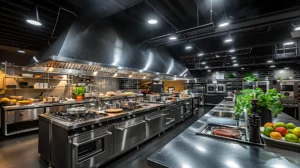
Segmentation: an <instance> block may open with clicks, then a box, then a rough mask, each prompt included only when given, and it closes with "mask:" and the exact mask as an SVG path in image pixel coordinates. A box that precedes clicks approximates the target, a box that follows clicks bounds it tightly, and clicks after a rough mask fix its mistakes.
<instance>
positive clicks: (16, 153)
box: [0, 107, 211, 168]
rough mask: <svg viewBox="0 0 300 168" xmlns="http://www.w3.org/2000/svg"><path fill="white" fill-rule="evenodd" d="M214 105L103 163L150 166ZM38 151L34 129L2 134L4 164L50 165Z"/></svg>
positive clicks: (0, 160)
mask: <svg viewBox="0 0 300 168" xmlns="http://www.w3.org/2000/svg"><path fill="white" fill-rule="evenodd" d="M210 109H211V107H204V108H201V109H200V110H199V113H197V114H195V115H194V116H193V117H191V118H189V119H188V120H187V121H185V122H183V123H180V124H178V125H177V126H176V127H175V128H171V129H170V130H168V131H167V132H166V133H165V134H164V135H162V136H160V137H155V138H153V139H151V140H150V141H148V142H146V143H144V144H142V145H141V146H140V148H139V149H138V150H136V149H133V150H131V151H129V152H128V153H125V154H123V155H122V156H120V157H118V158H115V159H114V160H112V161H111V162H109V163H107V164H105V165H103V166H101V167H106V168H119V167H120V168H124V167H131V168H148V166H147V158H148V157H149V156H150V155H152V154H153V153H154V152H156V151H157V150H159V149H160V148H161V147H163V146H164V145H165V144H167V143H168V142H170V141H171V140H172V139H174V138H175V137H176V136H177V135H178V134H180V133H181V132H182V131H184V130H185V129H186V128H187V127H189V126H190V125H191V124H193V123H194V122H195V121H196V120H198V119H199V118H200V117H202V116H203V115H204V114H205V113H206V112H208V111H209V110H210ZM47 167H48V166H47V165H46V163H45V162H43V161H42V160H41V159H40V157H39V153H38V133H37V132H32V133H27V134H22V135H16V136H11V137H3V136H0V168H47Z"/></svg>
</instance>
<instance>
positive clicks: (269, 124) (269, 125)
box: [264, 122, 274, 128]
mask: <svg viewBox="0 0 300 168" xmlns="http://www.w3.org/2000/svg"><path fill="white" fill-rule="evenodd" d="M273 126H274V124H273V123H271V122H267V123H265V125H264V128H266V127H273Z"/></svg>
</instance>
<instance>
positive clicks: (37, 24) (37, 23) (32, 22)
mask: <svg viewBox="0 0 300 168" xmlns="http://www.w3.org/2000/svg"><path fill="white" fill-rule="evenodd" d="M26 22H28V23H30V24H32V25H35V26H41V25H42V23H41V22H39V21H36V20H30V19H28V20H26Z"/></svg>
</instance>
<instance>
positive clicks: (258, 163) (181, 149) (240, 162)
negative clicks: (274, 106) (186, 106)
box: [148, 111, 300, 168]
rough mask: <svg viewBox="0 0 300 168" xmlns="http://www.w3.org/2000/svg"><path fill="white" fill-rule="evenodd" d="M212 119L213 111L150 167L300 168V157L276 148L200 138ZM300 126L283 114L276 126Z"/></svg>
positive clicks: (155, 157) (151, 160) (158, 155)
mask: <svg viewBox="0 0 300 168" xmlns="http://www.w3.org/2000/svg"><path fill="white" fill-rule="evenodd" d="M210 117H211V111H210V112H208V113H207V114H206V115H205V116H203V117H201V118H200V119H199V120H198V121H196V122H195V123H194V124H192V125H191V126H190V127H188V128H187V129H186V130H185V131H184V132H182V133H181V134H179V135H178V136H177V137H176V138H175V139H173V140H172V141H171V142H169V143H168V144H167V145H165V146H164V147H163V148H161V149H160V150H159V151H157V152H156V153H154V154H153V155H152V156H150V157H149V158H148V165H149V166H150V167H152V168H156V167H173V168H200V167H203V168H219V167H220V168H227V167H228V168H256V167H257V168H265V167H266V168H267V167H268V168H277V167H278V168H299V167H300V153H296V152H290V151H287V150H281V149H278V148H274V147H259V146H254V145H248V144H245V143H239V142H235V141H229V140H223V139H217V138H212V137H206V136H201V135H196V134H195V132H196V131H197V130H198V129H199V128H200V127H201V126H203V125H204V124H205V123H206V121H207V119H208V118H210ZM277 121H282V122H286V123H288V122H293V123H295V124H296V125H298V126H300V122H299V121H297V120H295V119H293V118H292V117H290V116H288V115H286V114H284V113H281V114H279V116H278V117H277V118H276V119H274V120H273V122H277Z"/></svg>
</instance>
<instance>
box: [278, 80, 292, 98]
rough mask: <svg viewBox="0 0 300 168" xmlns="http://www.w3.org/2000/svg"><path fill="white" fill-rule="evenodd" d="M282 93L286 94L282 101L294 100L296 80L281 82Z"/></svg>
mask: <svg viewBox="0 0 300 168" xmlns="http://www.w3.org/2000/svg"><path fill="white" fill-rule="evenodd" d="M280 93H281V94H283V95H284V96H285V98H284V99H282V101H284V102H294V100H295V97H294V82H280Z"/></svg>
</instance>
